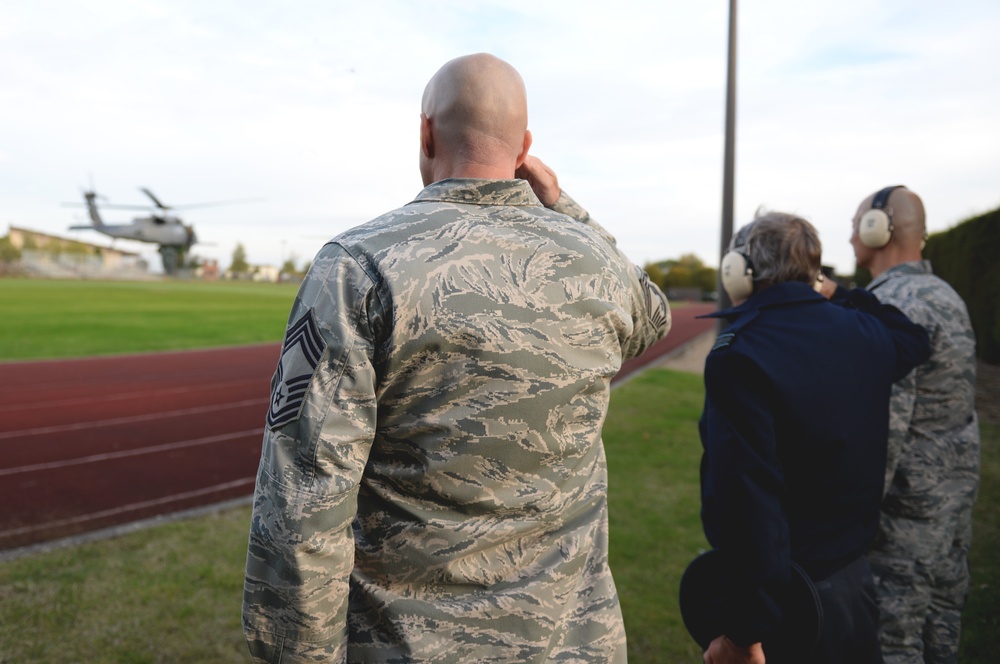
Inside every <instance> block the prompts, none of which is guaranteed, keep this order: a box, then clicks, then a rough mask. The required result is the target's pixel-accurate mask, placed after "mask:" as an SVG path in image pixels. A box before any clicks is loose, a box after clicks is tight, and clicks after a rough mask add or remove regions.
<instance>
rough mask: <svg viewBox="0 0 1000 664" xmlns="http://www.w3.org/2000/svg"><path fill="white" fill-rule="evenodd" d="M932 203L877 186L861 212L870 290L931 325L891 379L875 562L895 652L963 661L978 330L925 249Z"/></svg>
mask: <svg viewBox="0 0 1000 664" xmlns="http://www.w3.org/2000/svg"><path fill="white" fill-rule="evenodd" d="M926 235H927V231H926V218H925V214H924V205H923V202H922V201H921V200H920V197H919V196H917V195H916V194H915V193H914V192H912V191H910V190H909V189H907V188H906V187H902V186H892V187H885V188H883V189H880V190H879V191H877V192H875V193H873V194H870V195H868V196H867V197H866V198H865V199H864V200H863V201H861V204H860V205H859V206H858V210H857V213H856V214H855V216H854V220H853V232H852V234H851V245H852V246H853V247H854V254H855V257H856V258H857V262H858V265H859V266H860V267H863V268H867V269H868V270H869V271H870V272H871V274H872V277H874V279H873V280H872V282H871V283H870V284H868V290H869V291H871V293H873V294H874V295H875V297H877V298H878V299H879V301H880V302H884V303H887V304H891V305H894V306H895V307H897V308H899V309H900V310H901V311H903V313H905V314H906V315H907V316H909V317H910V319H912V320H913V321H914V322H915V323H918V324H919V325H921V326H923V327H924V328H925V329H926V330H927V333H928V335H929V336H930V339H931V358H930V361H929V362H927V363H926V364H923V365H921V366H920V367H918V368H917V370H916V371H914V372H913V373H912V374H910V375H908V376H907V377H906V378H905V379H903V380H901V381H900V382H898V383H897V384H896V385H895V386H894V387H893V392H892V402H891V407H890V415H889V422H890V426H889V463H888V464H887V468H886V495H885V499H884V501H883V503H882V516H881V520H880V525H879V531H878V536H877V537H876V539H875V543H874V545H873V546H872V550H871V553H870V556H869V559H870V561H871V564H872V569H873V571H874V572H875V590H876V598H877V599H878V604H879V612H880V622H881V626H880V630H879V637H880V639H881V641H882V653H883V655H884V657H885V660H886V662H889V663H891V664H920V663H922V662H923V663H927V664H931V663H933V664H945V663H949V662H956V661H958V643H959V636H960V633H961V619H962V609H963V608H964V607H965V603H966V600H967V599H968V596H969V562H968V553H969V547H970V545H971V542H972V506H973V504H974V503H975V500H976V492H977V489H978V486H979V423H978V420H977V418H976V392H975V390H976V338H975V335H974V334H973V331H972V323H971V321H970V320H969V313H968V311H967V310H966V307H965V302H963V301H962V298H961V297H960V296H959V295H958V293H956V292H955V290H954V289H953V288H952V287H951V286H949V285H948V284H947V283H946V282H945V281H944V280H942V279H941V278H940V277H937V276H935V275H934V273H933V271H932V270H931V264H930V262H929V261H926V260H923V259H922V253H921V252H922V248H923V244H924V239H925V237H926Z"/></svg>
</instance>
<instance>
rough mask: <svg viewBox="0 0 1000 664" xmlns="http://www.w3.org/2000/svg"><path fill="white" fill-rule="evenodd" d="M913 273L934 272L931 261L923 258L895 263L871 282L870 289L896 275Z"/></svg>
mask: <svg viewBox="0 0 1000 664" xmlns="http://www.w3.org/2000/svg"><path fill="white" fill-rule="evenodd" d="M913 274H934V271H933V270H932V269H931V262H930V261H929V260H926V259H922V260H919V261H909V262H906V263H899V264H898V265H893V266H892V267H890V268H889V269H888V270H886V271H885V272H883V273H882V274H880V275H878V276H877V277H875V278H874V279H872V281H871V283H870V284H868V290H874V289H876V288H878V287H879V286H881V285H882V284H884V283H885V282H887V281H889V280H890V279H893V278H895V277H902V276H907V275H913Z"/></svg>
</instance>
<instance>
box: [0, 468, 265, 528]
mask: <svg viewBox="0 0 1000 664" xmlns="http://www.w3.org/2000/svg"><path fill="white" fill-rule="evenodd" d="M254 481H255V478H253V477H244V478H242V479H239V480H236V481H233V482H226V483H224V484H216V485H215V486H209V487H205V488H204V489H197V490H195V491H186V492H184V493H176V494H174V495H172V496H165V497H163V498H156V499H154V500H144V501H142V502H140V503H132V504H131V505H122V506H121V507H114V508H112V509H109V510H104V511H102V512H94V513H93V514H84V515H83V516H76V517H72V518H70V519H60V520H58V521H49V522H47V523H37V524H35V525H32V526H24V527H21V528H12V529H11V530H0V538H4V537H15V536H17V535H24V534H26V533H31V532H35V531H37V530H49V529H51V528H62V527H63V526H72V525H76V524H80V523H86V522H87V521H94V520H96V519H103V518H105V517H109V516H115V515H116V514H123V513H125V512H134V511H136V510H141V509H145V508H147V507H156V506H157V505H166V504H168V503H174V502H177V501H180V500H186V499H188V498H197V497H198V496H205V495H207V494H210V493H217V492H219V491H226V490H227V489H233V488H236V487H238V486H243V485H246V484H249V485H252V484H253V483H254Z"/></svg>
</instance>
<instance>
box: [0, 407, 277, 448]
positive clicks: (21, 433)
mask: <svg viewBox="0 0 1000 664" xmlns="http://www.w3.org/2000/svg"><path fill="white" fill-rule="evenodd" d="M269 401H270V399H266V398H265V399H246V400H244V401H234V402H232V403H227V404H212V405H209V406H196V407H194V408H182V409H180V410H166V411H163V412H160V413H148V414H146V415H130V416H129V417H113V418H110V419H106V420H93V421H91V422H75V423H73V424H58V425H56V426H51V427H36V428H34V429H20V430H18V431H3V432H0V440H4V439H7V438H25V437H27V436H39V435H42V434H47V433H63V432H67V431H80V430H82V429H96V428H98V427H109V426H115V425H118V424H133V423H135V422H149V421H150V420H159V419H163V418H167V417H182V416H184V415H197V414H199V413H211V412H215V411H220V410H229V409H232V408H243V407H246V406H256V405H260V404H266V403H268V402H269Z"/></svg>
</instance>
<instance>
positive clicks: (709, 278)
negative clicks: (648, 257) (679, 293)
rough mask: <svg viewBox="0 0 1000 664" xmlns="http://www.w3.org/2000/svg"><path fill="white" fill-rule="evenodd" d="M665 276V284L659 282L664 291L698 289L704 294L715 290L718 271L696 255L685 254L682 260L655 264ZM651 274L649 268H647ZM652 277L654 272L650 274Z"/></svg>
mask: <svg viewBox="0 0 1000 664" xmlns="http://www.w3.org/2000/svg"><path fill="white" fill-rule="evenodd" d="M655 267H657V268H659V270H660V271H661V273H662V274H663V282H662V284H660V282H657V283H658V284H659V285H660V286H661V288H663V289H664V290H666V289H670V288H697V289H700V290H701V291H702V292H704V293H710V292H712V291H714V290H715V284H716V270H715V268H711V267H708V266H706V265H705V264H704V263H703V262H702V261H701V259H700V258H698V257H697V256H695V255H694V254H684V255H683V256H681V257H680V258H677V259H671V260H665V261H660V262H659V263H656V264H655ZM646 271H647V272H650V269H649V267H648V266H647V268H646ZM650 274H651V275H652V272H650Z"/></svg>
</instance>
